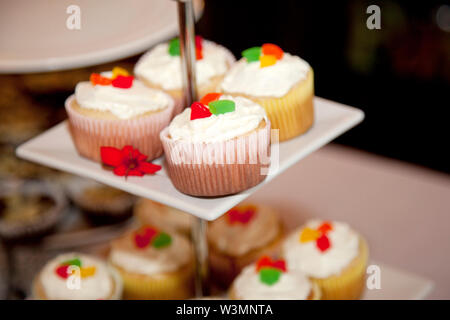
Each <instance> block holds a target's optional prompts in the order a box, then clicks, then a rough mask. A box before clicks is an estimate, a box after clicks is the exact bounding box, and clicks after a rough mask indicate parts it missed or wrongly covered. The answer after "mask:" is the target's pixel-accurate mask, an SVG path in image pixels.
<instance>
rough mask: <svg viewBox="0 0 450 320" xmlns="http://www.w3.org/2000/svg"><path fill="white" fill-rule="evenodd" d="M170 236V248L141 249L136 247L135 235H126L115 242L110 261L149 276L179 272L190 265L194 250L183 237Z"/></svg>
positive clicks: (112, 246)
mask: <svg viewBox="0 0 450 320" xmlns="http://www.w3.org/2000/svg"><path fill="white" fill-rule="evenodd" d="M170 236H171V237H172V243H171V245H169V246H168V247H165V248H159V249H157V248H154V247H152V246H148V247H146V248H144V249H140V248H137V247H136V246H135V243H134V239H133V233H129V234H126V235H124V236H123V237H121V238H119V239H117V240H115V241H113V243H112V245H111V252H110V256H109V259H110V261H111V263H112V264H113V265H115V266H117V267H120V268H123V269H125V270H127V271H130V272H134V273H138V274H143V275H149V276H151V275H155V274H159V273H164V272H170V271H175V270H178V269H179V268H181V267H183V266H185V265H187V264H188V263H190V261H191V259H192V248H191V245H190V243H189V241H188V240H187V239H186V238H184V237H183V236H180V235H177V234H173V233H171V234H170Z"/></svg>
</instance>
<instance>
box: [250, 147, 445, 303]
mask: <svg viewBox="0 0 450 320" xmlns="http://www.w3.org/2000/svg"><path fill="white" fill-rule="evenodd" d="M251 199H252V200H255V201H261V202H265V203H267V204H271V205H274V206H276V207H278V208H280V210H281V212H282V213H283V217H284V219H286V221H289V225H290V226H291V227H293V226H295V225H298V224H300V223H301V222H302V221H303V220H304V219H306V218H310V217H320V218H324V219H336V220H342V221H347V222H349V223H350V224H351V225H352V226H354V227H355V228H356V229H357V230H359V231H360V232H361V233H362V234H364V235H365V236H366V237H367V239H368V240H369V243H370V247H371V256H372V258H373V259H375V260H377V261H380V262H383V263H386V264H389V265H392V266H395V267H398V268H401V269H404V270H407V271H410V272H414V273H417V274H418V275H421V276H423V277H426V278H429V279H432V280H433V281H434V282H435V288H434V290H433V291H432V292H431V294H430V296H429V298H436V299H450V272H449V268H448V266H449V265H450V177H449V176H448V175H446V174H442V173H438V172H434V171H431V170H428V169H425V168H421V167H418V166H414V165H410V164H407V163H404V162H400V161H396V160H391V159H387V158H383V157H380V156H375V155H372V154H369V153H365V152H361V151H356V150H353V149H350V148H346V147H342V146H339V145H333V144H331V145H328V146H327V147H325V148H323V149H321V150H319V151H318V152H315V153H313V154H312V155H310V156H309V157H308V158H306V159H304V160H302V161H301V162H300V163H298V164H297V165H295V166H294V167H292V168H290V169H288V170H287V171H286V172H284V173H283V174H282V175H280V176H279V177H278V178H277V179H275V180H274V181H272V182H271V183H269V184H267V185H265V186H264V187H262V188H261V189H260V190H259V191H258V192H256V193H255V194H254V195H253V196H252V197H251Z"/></svg>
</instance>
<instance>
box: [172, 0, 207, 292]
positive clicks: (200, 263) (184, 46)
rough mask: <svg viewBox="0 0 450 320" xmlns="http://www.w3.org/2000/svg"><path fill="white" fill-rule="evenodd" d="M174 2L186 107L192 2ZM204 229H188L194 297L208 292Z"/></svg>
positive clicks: (193, 92)
mask: <svg viewBox="0 0 450 320" xmlns="http://www.w3.org/2000/svg"><path fill="white" fill-rule="evenodd" d="M177 2H178V23H179V28H180V55H181V68H182V75H183V87H184V97H185V98H184V99H185V105H186V106H190V105H191V104H192V102H194V101H197V82H196V77H195V61H196V55H195V30H194V29H195V26H194V24H195V17H194V8H193V4H192V0H177ZM206 226H207V222H206V221H205V220H203V219H200V218H196V219H195V221H194V224H193V226H192V230H191V234H192V242H193V244H194V251H195V294H196V296H197V297H202V296H205V295H207V294H208V293H209V288H208V244H207V241H206Z"/></svg>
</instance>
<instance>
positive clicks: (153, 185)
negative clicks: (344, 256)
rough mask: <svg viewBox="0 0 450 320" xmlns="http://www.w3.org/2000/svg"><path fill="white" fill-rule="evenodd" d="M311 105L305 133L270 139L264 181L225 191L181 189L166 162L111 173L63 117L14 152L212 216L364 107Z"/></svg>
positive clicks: (356, 118) (341, 128)
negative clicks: (85, 151)
mask: <svg viewBox="0 0 450 320" xmlns="http://www.w3.org/2000/svg"><path fill="white" fill-rule="evenodd" d="M315 110H316V121H315V123H314V126H313V127H312V128H311V129H310V130H309V131H308V132H307V133H306V134H304V135H302V136H300V137H297V138H294V139H292V140H289V141H286V142H282V143H280V144H279V150H278V151H279V152H277V145H275V146H274V145H273V147H272V168H271V169H273V172H272V174H270V175H268V177H267V178H266V180H265V181H264V182H263V183H261V184H260V185H258V186H256V187H254V188H252V189H249V190H246V191H244V192H241V193H238V194H235V195H231V196H226V197H218V198H198V197H191V196H188V195H185V194H182V193H180V192H179V191H177V190H176V189H175V188H174V186H173V185H172V183H171V181H170V179H169V178H168V176H167V174H166V172H165V170H164V168H163V169H162V170H161V171H159V172H158V173H157V174H155V175H153V176H145V177H129V178H128V179H125V178H123V177H118V176H115V175H114V174H113V173H112V172H111V171H108V170H104V169H102V167H101V165H100V164H99V163H95V162H93V161H90V160H87V159H85V158H82V157H80V156H79V155H78V154H77V152H76V150H75V147H74V145H73V143H72V139H71V137H70V134H69V131H68V128H67V123H66V122H63V123H60V124H59V125H57V126H55V127H53V128H52V129H50V130H48V131H46V132H44V133H42V134H41V135H39V136H37V137H35V138H33V139H31V140H30V141H28V142H26V143H24V144H23V145H21V146H20V147H19V148H18V149H17V151H16V152H17V155H18V156H19V157H21V158H24V159H27V160H30V161H34V162H38V163H40V164H43V165H46V166H49V167H53V168H56V169H59V170H63V171H68V172H71V173H73V174H77V175H80V176H84V177H88V178H91V179H94V180H97V181H99V182H102V183H104V184H107V185H111V186H113V187H116V188H119V189H122V190H125V191H127V192H129V193H133V194H136V195H138V196H141V197H145V198H150V199H153V200H156V201H158V202H161V203H164V204H166V205H169V206H172V207H175V208H178V209H181V210H184V211H187V212H189V213H192V214H193V215H196V216H198V217H200V218H203V219H207V220H214V219H216V218H218V217H219V216H221V215H222V214H223V213H225V212H226V211H227V210H228V209H230V208H231V207H233V206H234V205H236V204H238V203H239V202H241V201H242V200H244V199H245V198H247V197H248V196H249V195H251V194H252V193H253V192H254V191H255V190H256V189H257V188H258V187H260V186H261V185H264V184H266V183H268V182H269V181H270V180H272V179H273V178H274V177H276V176H277V175H278V174H280V173H281V172H283V171H284V170H286V169H287V168H289V167H290V166H292V165H293V164H294V163H296V162H297V161H299V160H300V159H302V158H304V157H305V156H307V155H308V154H310V153H311V152H313V151H315V150H317V149H318V148H320V147H322V146H323V145H325V144H327V143H328V142H330V141H331V140H333V139H334V138H336V137H337V136H339V135H341V134H342V133H343V132H345V131H347V130H349V129H350V128H352V127H353V126H355V125H356V124H358V123H359V122H360V121H362V119H363V118H364V113H363V112H362V111H361V110H359V109H355V108H352V107H348V106H344V105H342V104H339V103H336V102H332V101H328V100H325V99H322V98H315ZM277 154H279V158H278V159H279V165H278V168H276V165H274V164H275V163H276V161H275V159H276V158H275V157H277ZM162 160H163V159H162V158H160V159H157V160H156V161H155V163H162Z"/></svg>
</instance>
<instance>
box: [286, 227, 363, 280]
mask: <svg viewBox="0 0 450 320" xmlns="http://www.w3.org/2000/svg"><path fill="white" fill-rule="evenodd" d="M321 223H322V221H319V220H311V221H309V222H308V223H306V225H305V226H303V227H301V228H299V229H297V230H296V231H295V232H293V233H292V234H291V235H290V236H289V237H288V238H287V239H286V241H285V242H284V244H283V252H284V257H285V259H286V262H287V264H288V265H289V267H290V268H295V269H298V270H300V271H302V272H304V273H305V274H307V275H308V276H311V277H314V278H327V277H330V276H332V275H338V274H339V273H340V272H341V271H342V270H343V269H344V268H345V267H347V266H348V265H349V263H350V262H351V261H352V260H353V259H354V258H355V257H356V256H357V255H358V251H359V235H358V234H357V233H356V232H355V231H354V230H352V229H351V228H350V227H349V226H348V225H347V224H345V223H342V222H333V223H332V226H333V230H331V231H329V232H328V233H327V236H328V238H329V240H330V244H331V245H330V248H329V249H327V250H326V251H324V252H322V251H320V250H319V249H318V248H317V245H316V241H308V242H304V243H301V242H300V241H299V239H300V233H301V231H302V230H303V228H305V227H309V228H312V229H316V228H317V227H318V226H320V224H321Z"/></svg>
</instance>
